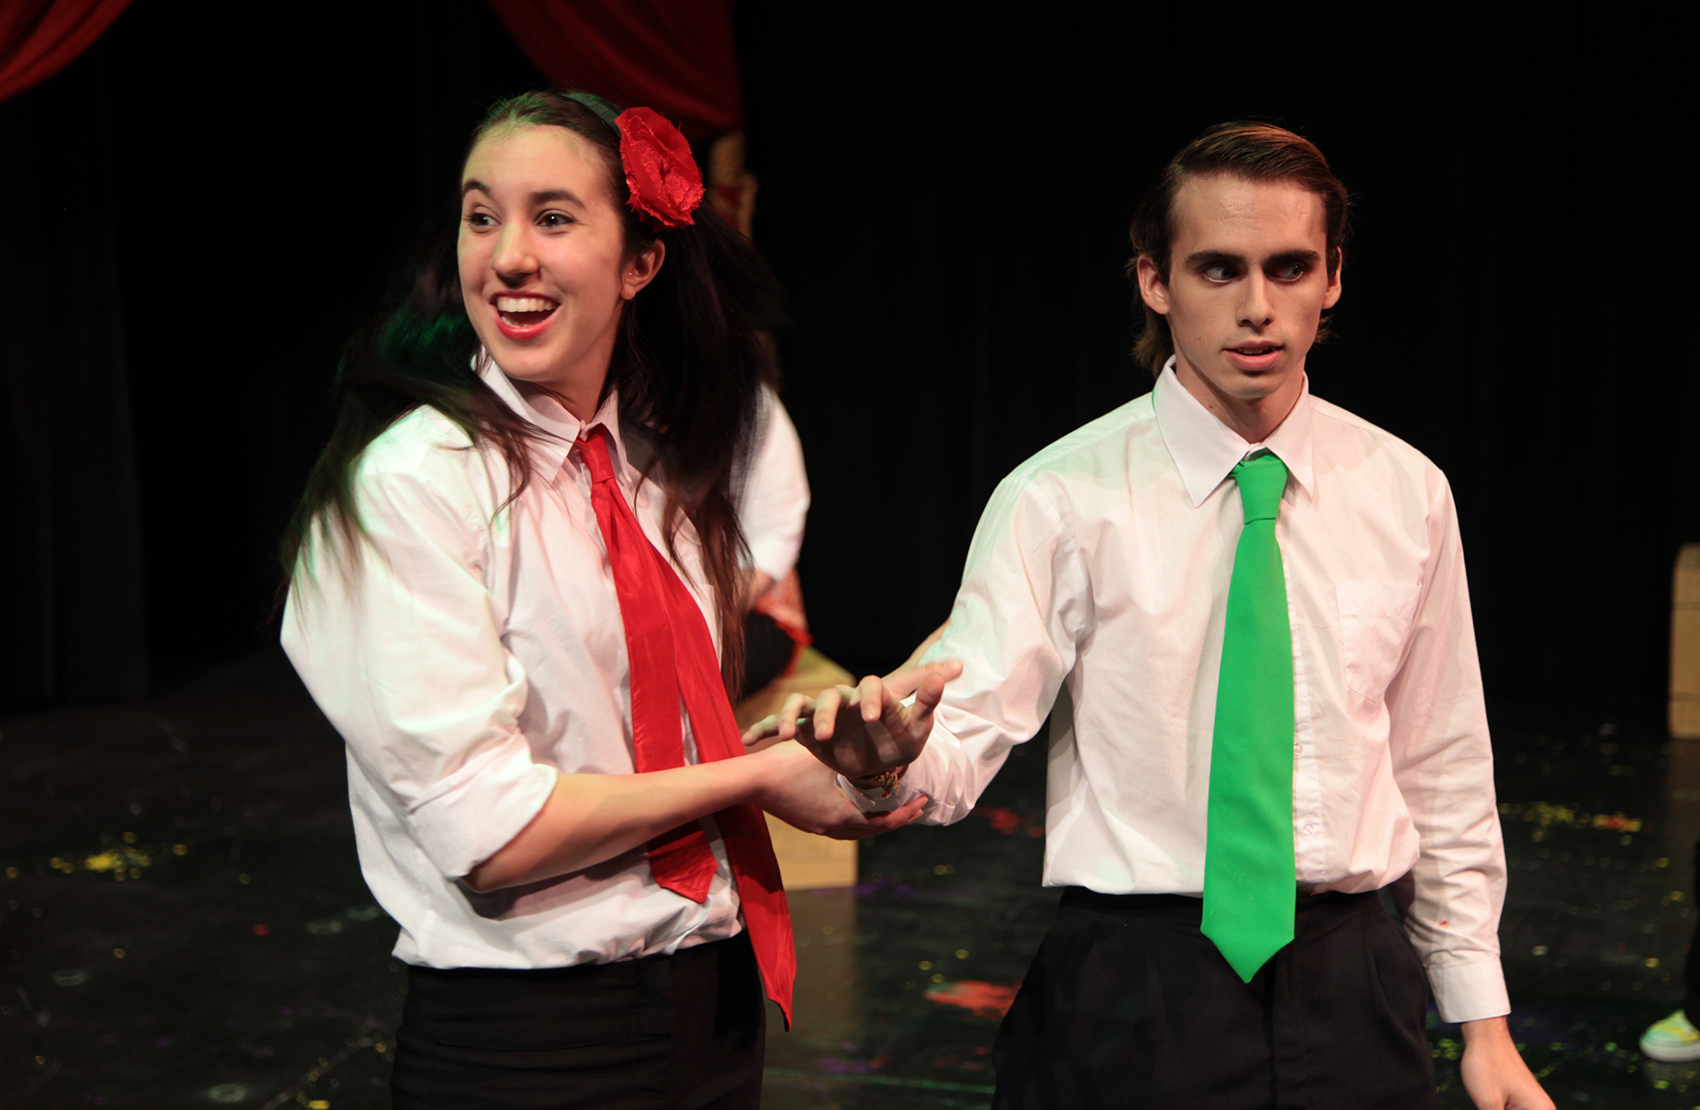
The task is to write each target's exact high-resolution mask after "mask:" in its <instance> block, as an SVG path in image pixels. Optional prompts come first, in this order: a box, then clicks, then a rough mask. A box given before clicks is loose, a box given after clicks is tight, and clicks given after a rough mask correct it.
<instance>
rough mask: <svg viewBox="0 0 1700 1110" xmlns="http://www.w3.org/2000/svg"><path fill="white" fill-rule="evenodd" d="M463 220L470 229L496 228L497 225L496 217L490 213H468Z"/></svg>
mask: <svg viewBox="0 0 1700 1110" xmlns="http://www.w3.org/2000/svg"><path fill="white" fill-rule="evenodd" d="M461 218H462V219H464V220H465V221H466V226H467V227H470V228H485V227H494V226H495V224H496V220H495V217H493V216H491V215H490V213H488V212H468V213H467V214H466V215H465V216H463V217H461Z"/></svg>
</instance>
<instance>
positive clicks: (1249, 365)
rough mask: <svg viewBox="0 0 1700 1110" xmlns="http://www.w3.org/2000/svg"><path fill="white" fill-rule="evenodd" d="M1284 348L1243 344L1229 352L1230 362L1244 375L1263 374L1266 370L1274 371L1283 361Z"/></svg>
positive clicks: (1272, 344)
mask: <svg viewBox="0 0 1700 1110" xmlns="http://www.w3.org/2000/svg"><path fill="white" fill-rule="evenodd" d="M1282 350H1284V348H1283V347H1282V346H1281V344H1279V343H1264V342H1261V341H1259V342H1253V343H1241V344H1240V345H1239V346H1237V347H1229V348H1228V350H1227V354H1228V361H1229V362H1231V363H1233V364H1234V366H1236V367H1237V368H1238V369H1239V370H1240V371H1241V372H1242V373H1246V374H1261V373H1262V372H1263V371H1265V370H1271V369H1274V367H1275V365H1276V363H1278V362H1280V361H1281V352H1282Z"/></svg>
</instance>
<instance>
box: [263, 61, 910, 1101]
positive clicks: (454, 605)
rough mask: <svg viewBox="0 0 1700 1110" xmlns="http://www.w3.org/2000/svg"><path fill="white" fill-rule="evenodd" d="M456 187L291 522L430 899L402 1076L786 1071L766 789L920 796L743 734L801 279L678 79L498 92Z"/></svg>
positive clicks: (290, 635)
mask: <svg viewBox="0 0 1700 1110" xmlns="http://www.w3.org/2000/svg"><path fill="white" fill-rule="evenodd" d="M461 195H462V200H461V205H460V210H459V216H460V219H459V223H458V231H457V233H456V235H455V236H454V237H453V238H452V239H450V238H447V237H445V241H444V243H443V244H442V247H441V249H440V250H439V252H438V253H437V254H436V255H435V256H434V257H432V258H431V259H430V260H429V261H428V262H427V264H425V265H423V266H422V267H421V268H420V271H419V273H418V274H417V276H416V279H415V281H414V282H413V285H412V288H411V291H410V293H409V294H408V295H407V297H406V299H405V301H404V302H403V303H402V304H401V305H400V307H399V308H398V309H397V310H396V311H394V312H393V313H392V314H391V315H390V316H389V317H387V318H386V319H385V320H383V321H381V322H380V323H379V324H378V325H377V326H375V327H374V328H373V329H371V330H370V331H369V332H368V333H366V334H365V335H364V336H363V337H362V338H359V339H357V340H356V341H355V342H354V343H353V344H352V345H351V347H350V349H349V352H348V353H347V355H346V356H345V359H344V363H343V366H342V369H341V373H340V376H339V383H338V389H339V395H340V410H339V414H338V419H337V424H336V427H335V431H334V433H333V436H332V439H331V442H330V444H329V446H328V447H327V448H326V449H325V452H324V454H323V456H322V457H321V459H320V460H319V463H318V464H317V467H316V469H315V470H314V472H313V475H312V477H311V479H310V481H309V486H308V490H307V493H306V496H305V497H304V499H303V502H302V505H301V508H300V511H299V513H298V516H297V519H296V522H295V525H294V527H293V528H292V531H291V533H290V535H289V537H288V538H287V539H286V542H285V551H284V554H285V559H286V563H285V565H286V566H287V567H288V568H289V569H290V571H291V574H292V585H291V591H290V596H289V602H288V607H287V611H286V613H285V618H284V630H283V643H284V647H285V649H286V650H287V651H288V654H289V657H290V659H291V660H292V661H293V662H294V664H295V667H296V669H297V670H298V671H299V673H300V675H301V677H302V679H303V681H304V682H305V683H306V685H307V688H308V689H309V691H311V693H312V695H313V697H314V699H315V700H316V701H317V702H318V704H319V706H320V707H321V708H322V709H323V710H324V712H325V714H326V716H327V717H328V718H329V719H330V721H331V723H332V724H334V725H335V726H336V728H337V730H338V731H339V732H340V733H341V734H342V736H343V738H344V739H345V740H346V741H347V749H348V773H349V793H350V799H351V803H352V807H353V814H354V825H355V833H356V838H357V841H358V845H359V852H360V862H361V867H362V869H363V871H364V873H365V877H366V881H367V882H368V884H369V885H370V886H371V888H372V891H373V893H374V895H375V896H376V897H377V899H378V901H379V902H380V903H381V904H382V905H383V907H384V908H385V910H387V911H388V912H389V914H390V915H391V916H392V917H394V918H395V919H396V921H397V922H398V923H399V924H400V926H401V935H400V939H399V940H398V941H397V944H396V948H395V954H396V956H397V957H398V958H399V959H400V960H402V961H403V962H404V963H405V964H406V965H407V968H408V972H409V979H408V997H407V1001H406V1004H405V1008H404V1012H403V1018H402V1025H401V1029H400V1032H399V1036H398V1038H397V1041H398V1049H397V1058H396V1065H395V1074H394V1091H395V1100H396V1105H397V1106H398V1107H416V1106H452V1107H457V1108H459V1107H472V1106H549V1107H558V1106H569V1105H570V1106H580V1105H583V1106H596V1107H603V1108H606V1107H616V1106H669V1107H671V1106H725V1107H732V1106H753V1105H755V1104H756V1103H757V1102H758V1100H759V1098H760V1082H761V1059H762V1039H763V1028H764V1020H763V1018H764V1007H763V1003H762V1000H761V999H762V990H761V989H760V985H759V982H758V965H759V971H760V981H764V982H765V985H766V993H767V994H768V996H769V997H771V998H773V999H774V1000H775V1001H776V1002H778V1003H779V1004H780V1005H781V1007H783V1008H785V1010H786V1012H787V1014H788V1013H789V1002H790V975H791V967H792V965H791V963H790V961H791V960H792V958H793V957H792V951H791V937H790V925H789V919H788V918H787V917H786V915H785V907H784V895H783V893H782V892H781V891H780V890H779V884H778V873H777V867H776V865H775V864H774V861H773V857H772V852H771V849H770V848H769V846H768V843H767V838H766V829H765V824H764V823H763V820H762V818H761V814H760V813H759V812H758V810H757V809H756V808H754V807H760V808H761V809H766V810H767V811H769V812H771V813H774V814H776V815H778V816H779V817H781V818H783V819H785V820H786V821H789V822H790V823H792V824H794V825H797V826H798V827H801V828H804V829H807V830H810V831H816V832H825V833H828V834H830V835H835V836H841V837H857V836H867V835H872V834H873V833H875V832H879V831H883V830H885V829H887V828H892V827H896V826H897V825H900V824H903V823H906V822H907V821H908V820H910V819H911V818H913V817H914V815H915V813H916V812H917V811H918V809H919V803H917V804H916V805H915V806H912V807H910V808H908V809H905V810H901V811H898V812H897V813H895V814H891V815H885V816H879V815H866V816H865V815H863V814H861V813H859V812H858V811H857V809H856V807H855V806H853V805H851V804H850V803H849V802H848V801H846V800H845V798H844V797H843V796H842V795H841V794H840V793H839V792H838V791H837V789H836V787H835V785H834V783H833V780H832V776H831V773H830V772H828V771H827V770H826V769H825V768H824V767H822V765H821V764H820V763H819V762H818V761H817V760H816V759H815V758H814V757H813V756H812V755H810V754H809V753H808V752H807V751H805V750H803V749H802V748H800V747H798V746H797V745H796V744H781V745H776V746H772V747H768V748H765V749H763V750H760V751H757V752H755V753H754V754H751V755H747V756H743V757H742V758H735V759H734V758H727V757H729V756H732V755H741V754H742V752H743V747H742V745H741V744H740V743H739V742H738V737H737V734H736V730H735V726H734V725H733V724H732V718H731V710H730V706H729V705H728V703H727V700H726V694H725V688H724V686H723V681H724V680H732V679H734V678H735V676H736V673H737V669H738V668H737V660H738V657H739V644H738V643H737V637H738V635H739V632H740V629H741V624H740V621H741V614H740V613H739V611H738V577H739V574H740V562H741V556H742V551H741V548H742V541H741V537H740V534H739V530H738V524H737V521H736V518H735V515H734V511H733V503H732V499H731V490H730V482H731V477H730V476H731V474H732V472H733V466H734V462H735V460H736V459H737V458H738V456H739V452H740V450H741V449H743V445H744V444H745V442H746V437H747V435H748V432H749V428H750V425H751V421H752V419H753V415H754V413H755V411H756V406H757V403H758V397H759V395H760V389H761V382H762V376H763V365H764V364H763V360H762V359H763V356H762V347H761V344H760V341H759V339H758V335H757V330H756V325H757V323H758V322H759V321H760V319H761V317H762V314H763V313H764V312H765V310H766V308H765V306H766V305H767V303H768V301H767V298H768V296H769V294H768V290H769V288H770V285H769V279H768V277H767V273H766V270H765V267H764V266H763V265H762V264H761V262H760V261H759V259H758V258H757V257H756V255H755V254H754V252H753V251H752V249H751V248H750V247H749V245H748V243H747V242H746V241H745V240H744V239H743V238H742V237H741V236H740V235H739V234H738V233H737V232H735V231H733V230H731V229H730V228H729V227H728V226H727V225H726V224H724V223H722V222H721V221H720V220H719V219H717V218H716V217H715V216H714V215H713V213H712V212H711V211H710V210H708V209H707V208H699V207H698V202H699V201H700V198H701V195H702V187H701V180H700V176H699V175H698V173H697V170H696V167H695V165H694V164H692V163H691V161H690V155H689V150H688V147H687V146H686V145H685V143H684V140H683V138H682V137H680V136H679V135H678V133H677V132H676V131H674V130H673V128H672V127H671V125H669V124H667V123H666V121H664V120H662V119H661V117H659V116H657V115H656V114H655V113H653V112H650V111H648V110H647V109H642V108H638V109H631V110H628V111H627V112H625V113H623V114H621V115H618V116H616V114H615V111H614V109H613V108H612V107H611V106H610V105H608V104H607V103H606V102H605V101H602V100H599V99H598V98H595V97H592V96H589V95H587V94H582V93H562V92H541V93H531V94H526V95H523V96H520V97H517V98H514V99H512V100H508V101H505V102H503V103H501V104H498V105H496V106H495V107H494V108H493V109H491V111H490V112H489V114H488V115H487V117H486V118H485V120H484V122H483V123H482V124H481V125H480V126H479V128H478V129H477V131H476V133H475V134H474V136H473V142H472V146H471V150H470V152H469V153H468V155H467V158H466V162H465V166H464V168H463V171H462V176H461ZM717 645H718V649H719V653H720V656H721V657H723V658H724V659H725V660H727V661H728V665H727V666H725V668H724V670H723V669H722V666H721V664H720V662H719V659H717V657H716V646H717ZM939 685H940V681H939V680H938V679H931V680H929V685H928V686H927V688H926V689H924V690H923V691H922V697H923V701H924V703H926V704H931V703H932V702H934V701H936V700H937V694H938V687H939ZM752 945H753V952H752Z"/></svg>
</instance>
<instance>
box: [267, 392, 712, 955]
mask: <svg viewBox="0 0 1700 1110" xmlns="http://www.w3.org/2000/svg"><path fill="white" fill-rule="evenodd" d="M480 373H481V376H482V377H483V378H484V380H485V382H486V383H488V384H489V385H490V387H491V388H492V389H494V390H495V391H496V392H497V394H499V395H500V396H501V397H502V399H503V400H504V401H506V402H507V404H508V405H509V406H510V407H512V408H513V409H514V411H515V412H517V413H519V414H520V415H521V416H523V417H525V418H526V419H527V420H529V421H531V422H532V423H533V424H535V425H537V426H538V427H539V428H542V429H544V430H545V431H547V432H550V433H553V435H554V436H555V437H558V438H554V439H544V440H534V441H533V442H532V443H531V445H530V451H531V460H532V465H533V467H534V473H533V475H532V478H531V481H530V483H529V484H528V485H527V486H526V488H525V490H524V492H522V493H521V494H520V496H519V498H518V499H517V500H515V501H514V502H513V503H512V504H508V505H506V506H504V502H505V501H506V500H507V497H508V491H509V488H510V486H509V479H508V469H507V464H506V462H505V461H504V460H503V459H502V457H501V455H500V453H499V452H492V451H490V450H482V449H474V448H472V447H471V445H470V440H469V438H468V437H467V435H466V433H465V432H463V431H462V430H461V429H460V428H459V427H458V426H456V425H455V424H454V423H452V422H451V421H450V420H448V419H447V418H446V417H444V416H443V415H442V414H440V413H438V412H437V411H436V410H434V409H429V408H421V409H417V410H415V411H414V412H412V413H409V414H408V415H406V416H404V417H402V418H401V419H400V420H398V421H397V422H396V423H395V424H394V425H393V426H391V427H390V428H389V429H388V430H387V431H385V432H384V433H383V434H382V435H380V436H379V437H378V438H377V439H375V440H373V441H372V443H371V445H370V446H368V447H367V448H366V451H365V452H364V453H363V454H362V455H361V457H360V461H359V465H358V468H357V473H356V476H355V480H354V495H355V503H356V505H357V506H358V508H359V512H360V519H361V523H362V524H363V525H364V526H365V530H366V535H367V537H368V539H369V542H368V543H367V544H366V545H365V547H364V551H363V552H362V555H361V558H360V560H359V563H358V567H357V568H356V569H354V570H352V571H350V570H349V569H348V568H347V566H346V561H339V560H338V558H337V556H336V554H335V551H334V545H328V544H326V543H325V542H324V538H323V534H322V533H321V534H320V536H319V537H318V541H317V542H316V543H315V544H314V547H313V549H312V551H311V557H310V559H309V560H308V561H307V562H306V564H305V566H304V568H303V570H302V572H301V573H298V574H297V575H296V578H295V583H294V586H293V588H292V589H291V591H290V597H289V606H288V609H287V610H286V612H285V614H284V622H283V646H284V649H285V650H286V651H287V652H288V654H289V658H290V660H291V662H293V663H294V664H295V669H296V670H297V671H298V672H299V673H300V675H301V678H302V681H303V682H305V683H306V685H307V689H308V690H309V691H310V692H311V693H312V695H313V698H314V700H315V701H317V702H318V704H319V708H320V709H322V710H324V713H325V716H326V717H328V718H330V721H331V723H332V724H333V725H334V726H336V729H337V731H338V732H340V733H341V734H342V737H343V739H344V740H345V741H347V745H348V782H349V798H350V802H351V804H352V808H353V813H354V831H355V838H356V841H357V843H358V846H359V852H360V866H361V869H362V871H363V872H364V873H365V877H366V882H367V884H368V885H369V886H370V887H371V888H372V892H373V894H374V895H375V896H376V897H377V899H378V901H379V902H380V903H381V904H382V905H383V907H384V909H385V910H386V911H387V912H388V913H389V914H390V916H392V917H393V918H395V919H396V921H397V922H399V923H400V925H401V937H400V939H399V940H398V941H397V943H396V948H395V954H396V956H397V957H398V958H400V959H402V960H404V961H406V962H408V963H414V964H423V965H426V966H430V967H512V968H541V967H563V966H567V965H570V964H577V963H587V962H588V963H607V962H611V961H614V960H620V959H627V958H631V957H637V956H647V955H653V954H656V953H661V952H672V951H675V950H676V949H678V948H681V947H688V946H690V945H694V944H699V943H702V942H704V941H711V940H719V939H722V938H724V937H728V936H732V935H734V934H735V933H737V932H738V931H739V929H740V928H741V926H740V925H739V922H738V899H737V894H736V892H735V888H734V887H733V885H732V883H731V872H730V870H729V869H728V866H727V863H726V855H725V851H724V848H723V847H722V845H721V842H720V839H719V836H718V833H717V830H715V828H714V822H713V820H712V819H706V820H705V821H704V824H705V826H706V827H707V828H708V830H709V833H710V836H711V843H712V845H713V850H714V854H715V857H716V859H717V860H718V862H719V869H718V872H717V874H716V875H715V877H714V879H713V881H712V883H711V884H710V888H709V896H708V900H707V902H705V903H704V904H702V905H698V904H696V903H695V902H692V901H690V900H689V899H687V898H684V897H682V896H680V895H678V894H675V893H673V892H672V891H669V890H665V889H663V888H662V887H660V886H658V885H657V884H656V883H655V881H654V879H653V877H652V876H651V874H650V870H649V864H648V860H647V857H646V856H645V853H644V849H643V848H642V847H639V848H636V849H634V850H632V851H630V852H627V853H625V854H624V855H621V856H617V857H615V858H613V859H611V860H608V861H606V862H605V863H601V864H598V865H596V866H594V867H590V868H586V869H585V870H583V871H578V872H574V873H571V874H568V875H563V876H560V877H558V878H555V879H550V880H545V881H543V882H538V883H532V884H530V885H527V886H522V887H515V888H512V889H509V890H501V891H496V892H494V893H491V894H484V895H480V894H475V893H473V892H472V891H470V890H468V889H467V888H466V887H464V886H462V885H460V884H459V883H458V882H457V880H458V879H460V878H461V877H463V876H465V875H466V874H467V873H468V872H469V871H471V870H472V868H473V867H474V866H476V865H477V864H478V863H481V862H482V861H484V860H485V859H488V858H489V857H490V856H491V855H493V854H494V853H495V852H496V850H497V849H499V848H501V847H502V846H503V845H505V844H506V843H507V842H508V841H509V840H511V839H513V837H514V836H515V835H516V834H517V833H518V832H519V831H520V830H521V829H523V828H524V827H525V826H526V825H527V823H529V822H530V821H531V819H532V818H533V817H535V816H536V815H537V812H538V811H539V809H541V808H542V806H543V803H544V801H545V799H546V798H547V797H548V796H549V793H550V791H551V789H552V788H553V785H554V782H555V773H556V772H557V771H559V772H563V773H567V774H572V773H577V772H586V773H599V774H630V773H632V772H633V771H634V770H635V768H634V765H633V759H632V746H631V689H630V679H629V672H628V665H627V660H626V641H625V632H624V625H623V624H622V622H621V620H620V608H619V600H618V598H617V596H616V595H615V592H614V579H613V575H612V572H611V571H610V569H609V565H608V560H607V556H606V554H605V549H604V547H603V543H602V534H601V531H600V530H599V528H598V526H597V523H596V515H595V512H594V511H593V509H592V508H591V502H590V475H589V471H588V469H587V468H586V467H585V466H584V464H583V463H582V461H581V460H580V458H579V456H578V455H577V454H574V453H571V445H572V443H573V441H574V440H576V439H577V438H578V437H579V433H580V432H581V431H582V430H583V429H584V428H585V427H586V426H587V425H585V424H581V423H580V422H579V421H578V420H577V419H576V418H575V417H573V415H572V414H571V413H570V412H568V411H566V410H565V409H564V408H562V407H561V406H559V405H558V404H556V403H555V402H554V401H553V400H552V399H549V398H547V397H539V398H536V399H532V400H529V401H528V400H527V399H526V398H523V397H521V395H520V394H519V392H518V390H517V389H516V388H515V386H514V384H513V383H512V382H511V381H510V380H509V379H508V378H507V377H506V376H505V375H504V374H502V373H501V371H500V370H498V369H497V368H496V367H495V366H494V365H493V364H490V363H489V362H488V361H487V360H486V361H485V363H484V365H483V366H482V367H481V370H480ZM596 424H602V425H604V426H606V427H607V428H608V429H609V430H610V432H611V433H612V438H613V444H612V450H611V452H610V454H611V456H612V462H613V468H614V472H615V476H616V479H617V481H618V483H619V485H620V488H621V491H622V492H623V493H624V494H625V496H626V498H627V499H628V501H629V502H630V503H631V505H632V508H633V511H634V513H635V514H636V516H637V518H638V520H639V522H640V523H641V525H642V527H643V529H644V531H645V533H647V534H648V536H649V538H650V541H651V542H652V543H654V544H655V545H656V547H657V549H659V550H662V551H665V550H666V548H665V546H664V545H663V543H662V542H661V540H662V532H661V523H662V513H663V502H664V497H663V494H662V492H661V490H660V489H659V488H658V487H657V486H656V485H655V484H654V483H652V482H643V483H640V482H639V471H640V469H641V466H642V463H643V461H644V458H645V456H644V455H643V454H641V452H642V451H643V448H644V443H643V440H642V436H641V433H634V431H633V430H632V429H631V428H621V426H620V422H619V419H618V408H617V402H616V399H615V398H614V397H612V396H610V397H609V399H608V401H607V403H606V404H604V405H603V407H602V409H601V411H599V412H598V413H597V414H596V416H595V417H594V418H593V419H592V420H591V421H590V423H589V426H594V425H596ZM633 452H638V453H639V455H638V459H637V460H636V461H635V462H634V459H633V457H632V453H633ZM677 548H678V551H679V555H680V558H681V559H682V560H683V562H684V570H685V573H684V574H682V575H681V577H682V578H684V580H685V582H686V583H687V585H689V586H690V587H691V588H692V592H693V594H695V596H696V597H697V600H698V603H699V604H700V605H702V608H703V611H704V616H705V619H707V621H708V625H709V628H710V629H715V628H716V618H715V615H714V612H713V606H712V605H711V604H710V603H709V600H708V597H707V595H706V591H707V586H706V584H705V578H704V575H703V573H702V570H701V563H700V559H699V548H698V545H697V541H696V536H695V533H694V532H693V531H692V530H691V529H690V526H689V525H688V524H687V525H686V526H685V529H684V532H683V534H682V535H681V536H680V537H679V540H678V543H677ZM685 750H686V758H687V759H688V760H690V761H692V762H694V751H693V747H692V744H691V742H690V739H689V725H688V722H687V725H686V742H685Z"/></svg>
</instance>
